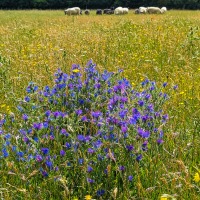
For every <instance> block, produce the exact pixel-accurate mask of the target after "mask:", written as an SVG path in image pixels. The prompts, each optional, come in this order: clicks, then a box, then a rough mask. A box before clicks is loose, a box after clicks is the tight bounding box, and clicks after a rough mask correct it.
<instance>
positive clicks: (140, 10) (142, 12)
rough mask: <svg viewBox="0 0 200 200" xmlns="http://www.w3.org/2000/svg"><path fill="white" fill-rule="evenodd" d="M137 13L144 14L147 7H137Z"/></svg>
mask: <svg viewBox="0 0 200 200" xmlns="http://www.w3.org/2000/svg"><path fill="white" fill-rule="evenodd" d="M139 13H140V14H146V13H147V8H145V7H139Z"/></svg>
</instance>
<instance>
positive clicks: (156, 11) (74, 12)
mask: <svg viewBox="0 0 200 200" xmlns="http://www.w3.org/2000/svg"><path fill="white" fill-rule="evenodd" d="M166 11H167V8H166V7H162V8H158V7H139V8H138V9H136V10H135V11H134V13H135V14H146V13H149V14H163V13H165V12H166ZM128 12H129V9H128V8H122V7H117V8H115V9H114V7H112V8H111V9H104V10H101V9H97V10H96V14H97V15H102V14H115V15H124V14H128ZM64 13H65V15H82V10H81V9H80V8H79V7H73V8H68V9H66V10H64ZM84 13H85V14H86V15H89V14H90V10H88V9H86V10H85V11H84Z"/></svg>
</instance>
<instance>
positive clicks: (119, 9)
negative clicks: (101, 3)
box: [114, 7, 123, 15]
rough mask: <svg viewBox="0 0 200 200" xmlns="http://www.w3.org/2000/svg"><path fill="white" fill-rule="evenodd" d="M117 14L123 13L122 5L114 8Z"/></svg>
mask: <svg viewBox="0 0 200 200" xmlns="http://www.w3.org/2000/svg"><path fill="white" fill-rule="evenodd" d="M114 13H115V15H122V14H123V8H122V7H117V8H116V9H115V10H114Z"/></svg>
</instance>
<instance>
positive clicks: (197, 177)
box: [193, 172, 200, 183]
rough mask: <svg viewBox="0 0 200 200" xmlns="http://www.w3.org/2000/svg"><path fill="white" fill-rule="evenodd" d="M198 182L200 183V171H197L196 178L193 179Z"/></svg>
mask: <svg viewBox="0 0 200 200" xmlns="http://www.w3.org/2000/svg"><path fill="white" fill-rule="evenodd" d="M193 180H194V181H195V182H196V183H198V182H199V181H200V176H199V173H198V172H197V173H196V174H195V175H194V179H193Z"/></svg>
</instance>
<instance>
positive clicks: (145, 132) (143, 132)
mask: <svg viewBox="0 0 200 200" xmlns="http://www.w3.org/2000/svg"><path fill="white" fill-rule="evenodd" d="M138 134H139V135H140V136H141V137H143V138H148V137H149V136H150V132H149V131H145V130H143V129H141V128H138Z"/></svg>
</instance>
